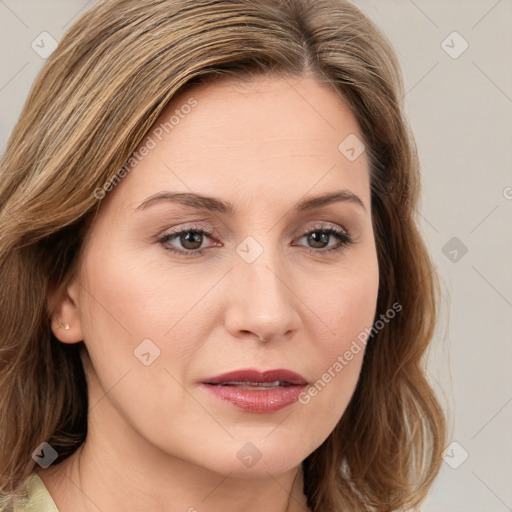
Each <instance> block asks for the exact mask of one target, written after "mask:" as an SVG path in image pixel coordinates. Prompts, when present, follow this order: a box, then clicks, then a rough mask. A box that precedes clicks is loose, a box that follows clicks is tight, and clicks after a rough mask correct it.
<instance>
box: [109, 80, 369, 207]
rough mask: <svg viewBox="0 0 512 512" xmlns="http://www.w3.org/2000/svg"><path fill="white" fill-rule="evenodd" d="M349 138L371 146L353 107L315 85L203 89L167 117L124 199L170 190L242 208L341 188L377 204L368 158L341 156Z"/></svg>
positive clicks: (259, 83) (121, 187) (269, 83)
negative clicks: (253, 200)
mask: <svg viewBox="0 0 512 512" xmlns="http://www.w3.org/2000/svg"><path fill="white" fill-rule="evenodd" d="M348 136H356V137H358V138H359V139H362V137H361V135H360V130H359V127H358V124H357V121H356V119H355V117H354V116H353V114H352V113H351V111H350V108H349V107H348V105H347V104H346V103H345V102H344V101H343V99H342V98H341V97H340V96H339V95H338V94H337V93H336V92H335V91H334V89H333V88H332V87H331V86H329V85H327V84H322V83H321V82H318V81H317V80H315V79H312V78H298V77H282V78H277V77H272V78H271V77H258V78H253V79H251V80H250V81H244V82H240V81H236V82H235V81H231V80H227V79H222V80H218V81H216V82H213V83H210V84H203V85H195V86H193V87H191V88H189V89H188V90H186V91H185V92H183V93H181V94H180V95H178V96H177V97H175V98H174V99H173V101H172V102H171V103H169V104H168V105H167V107H166V108H165V109H164V111H163V112H162V114H161V115H160V117H159V119H158V120H157V121H156V122H155V124H154V125H153V127H152V128H151V130H150V131H149V132H148V134H147V137H146V138H145V139H144V140H143V141H142V143H141V145H140V146H139V148H138V150H137V152H136V155H137V161H136V162H135V161H133V162H132V163H134V165H135V167H134V168H133V170H132V171H131V172H129V173H128V175H127V176H126V177H125V178H124V179H123V180H122V182H121V183H120V184H118V185H117V187H116V189H115V190H114V194H115V195H118V196H122V200H123V203H124V204H125V206H127V205H129V208H135V207H136V206H137V205H138V204H139V203H140V200H142V199H144V197H146V196H147V195H149V194H152V193H154V192H156V191H158V190H161V189H168V190H173V191H181V192H191V191H192V192H196V193H203V194H205V195H215V196H219V197H225V198H226V199H227V200H230V201H232V202H236V200H237V197H238V198H240V197H249V196H250V195H251V194H252V195H255V196H257V195H258V194H270V195H273V196H275V199H276V200H283V196H290V198H291V199H295V200H297V199H299V198H300V197H301V196H303V195H304V194H306V193H307V191H308V190H309V189H314V190H313V192H315V193H318V192H324V191H326V190H329V189H330V188H334V187H335V188H350V189H354V190H353V191H354V192H355V193H357V194H358V195H360V196H361V195H362V196H366V199H367V200H368V190H367V189H368V186H369V181H368V178H369V177H368V168H367V159H366V154H364V153H363V154H362V155H361V156H360V157H359V158H357V159H356V160H354V161H350V160H349V159H347V158H346V156H345V155H344V154H343V153H342V152H341V151H340V149H339V146H340V143H342V141H344V140H345V139H346V138H347V137H348ZM144 147H146V150H145V151H144ZM149 147H151V149H150V150H149V151H148V150H147V148H149ZM291 196H293V197H291ZM295 196H297V197H295ZM365 202H366V201H365Z"/></svg>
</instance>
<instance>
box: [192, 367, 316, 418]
mask: <svg viewBox="0 0 512 512" xmlns="http://www.w3.org/2000/svg"><path fill="white" fill-rule="evenodd" d="M201 385H202V386H203V387H204V388H205V389H207V390H208V391H210V392H211V393H213V395H214V396H216V397H217V398H219V399H220V400H222V401H225V402H230V403H231V404H232V405H234V406H235V407H237V408H238V409H241V410H243V411H245V412H260V413H265V412H266V413H269V412H275V411H278V410H280V409H282V408H284V407H286V406H288V405H291V404H293V403H294V402H296V401H297V399H298V397H299V395H300V393H301V392H302V391H303V390H304V389H305V387H306V386H307V385H308V382H307V381H306V379H305V378H304V377H302V376H301V375H299V374H298V373H295V372H292V371H290V370H284V369H278V370H267V371H263V372H261V371H258V370H253V369H246V370H237V371H234V372H228V373H224V374H222V375H218V376H216V377H210V378H207V379H204V380H203V381H202V382H201Z"/></svg>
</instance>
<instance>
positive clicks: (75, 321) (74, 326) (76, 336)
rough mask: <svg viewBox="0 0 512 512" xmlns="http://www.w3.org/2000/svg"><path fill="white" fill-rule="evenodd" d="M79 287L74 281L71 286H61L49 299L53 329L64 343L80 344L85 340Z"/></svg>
mask: <svg viewBox="0 0 512 512" xmlns="http://www.w3.org/2000/svg"><path fill="white" fill-rule="evenodd" d="M77 286H78V283H77V282H76V281H74V282H72V283H71V284H70V285H69V286H61V287H60V288H59V289H58V290H55V291H54V292H53V293H51V294H50V296H49V297H48V310H49V312H50V315H51V318H52V323H51V329H52V332H53V334H54V335H55V337H56V338H57V339H58V340H59V341H61V342H62V343H78V342H80V341H82V340H83V334H82V325H81V320H80V315H79V311H78V306H77V304H78V300H77V298H78V295H77V293H76V292H77V288H76V287H77Z"/></svg>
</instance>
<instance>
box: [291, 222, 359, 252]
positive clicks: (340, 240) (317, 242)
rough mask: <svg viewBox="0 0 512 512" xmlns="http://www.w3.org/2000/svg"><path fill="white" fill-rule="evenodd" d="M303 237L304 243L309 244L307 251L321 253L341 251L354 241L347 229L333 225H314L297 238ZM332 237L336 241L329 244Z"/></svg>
mask: <svg viewBox="0 0 512 512" xmlns="http://www.w3.org/2000/svg"><path fill="white" fill-rule="evenodd" d="M303 238H305V239H306V243H307V244H309V247H307V248H306V249H307V251H308V252H311V253H312V254H321V255H325V254H326V253H331V254H332V252H337V251H341V250H342V249H345V248H346V247H348V246H349V245H351V244H353V243H354V241H353V239H352V237H351V236H350V234H349V233H348V232H347V231H345V230H343V229H341V228H338V227H334V226H329V227H325V226H318V227H314V228H313V229H310V230H309V231H307V232H306V233H304V234H303V235H302V236H301V237H300V238H299V240H301V239H303ZM333 238H334V240H335V241H337V243H335V244H334V245H332V244H331V245H329V242H330V241H331V240H332V239H333Z"/></svg>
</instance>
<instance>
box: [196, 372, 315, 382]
mask: <svg viewBox="0 0 512 512" xmlns="http://www.w3.org/2000/svg"><path fill="white" fill-rule="evenodd" d="M275 381H284V382H287V383H289V384H295V385H304V384H307V381H306V379H305V378H304V377H303V376H302V375H299V374H298V373H295V372H292V371H291V370H285V369H280V368H279V369H275V370H265V371H260V370H255V369H251V368H247V369H243V370H235V371H232V372H227V373H223V374H221V375H217V376H215V377H209V378H207V379H203V380H202V381H201V382H202V383H204V384H218V383H221V382H255V383H258V382H275Z"/></svg>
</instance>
